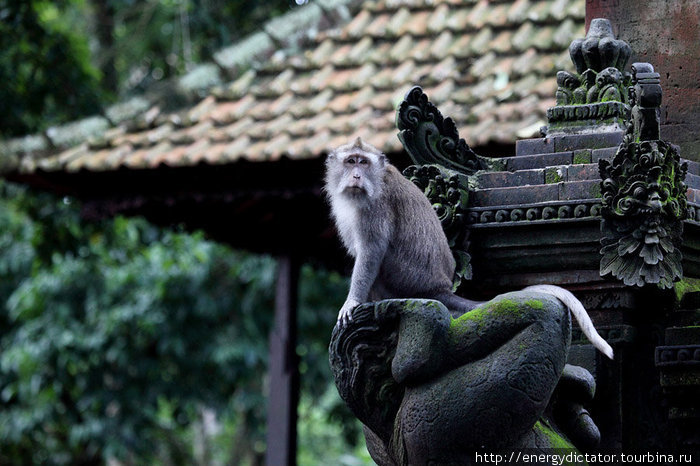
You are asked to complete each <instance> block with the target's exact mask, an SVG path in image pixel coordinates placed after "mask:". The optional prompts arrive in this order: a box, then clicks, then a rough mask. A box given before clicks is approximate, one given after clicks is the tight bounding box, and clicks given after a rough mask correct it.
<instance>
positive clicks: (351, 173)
mask: <svg viewBox="0 0 700 466" xmlns="http://www.w3.org/2000/svg"><path fill="white" fill-rule="evenodd" d="M371 155H373V154H356V153H351V154H348V155H346V156H345V157H343V158H342V159H341V160H342V177H341V179H340V183H339V185H338V191H339V192H341V193H343V194H344V195H346V196H350V197H360V196H367V197H369V198H372V197H374V196H375V195H376V193H377V188H378V187H379V183H380V182H381V171H382V170H381V167H380V166H379V160H377V157H372V156H371Z"/></svg>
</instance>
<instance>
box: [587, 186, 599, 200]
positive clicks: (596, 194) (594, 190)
mask: <svg viewBox="0 0 700 466" xmlns="http://www.w3.org/2000/svg"><path fill="white" fill-rule="evenodd" d="M589 192H590V195H591V197H598V198H599V197H601V194H600V184H599V183H596V184H594V185H593V186H591V190H590V191H589Z"/></svg>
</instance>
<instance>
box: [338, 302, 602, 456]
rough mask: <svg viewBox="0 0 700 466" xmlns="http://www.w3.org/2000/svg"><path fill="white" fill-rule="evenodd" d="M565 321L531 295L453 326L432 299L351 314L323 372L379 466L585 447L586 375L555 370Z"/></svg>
mask: <svg viewBox="0 0 700 466" xmlns="http://www.w3.org/2000/svg"><path fill="white" fill-rule="evenodd" d="M570 332H571V329H570V317H569V311H568V310H567V309H566V308H565V307H564V306H563V305H562V304H561V303H560V302H559V301H558V300H556V299H554V298H552V297H551V296H549V295H544V294H541V293H537V292H532V291H520V292H515V293H507V294H504V295H501V296H498V297H496V298H494V299H493V300H491V301H489V302H487V303H484V304H482V305H481V306H480V307H479V308H477V309H474V310H472V311H470V312H467V313H466V314H463V315H462V316H460V317H458V318H453V317H451V315H450V312H449V311H448V310H447V308H445V307H444V306H443V305H442V304H440V303H439V302H437V301H430V300H386V301H380V302H377V303H368V304H364V305H362V306H359V307H358V308H356V309H355V310H354V311H353V316H352V321H351V322H350V323H348V324H347V325H336V327H335V328H334V330H333V335H332V337H331V343H330V362H331V367H332V370H333V375H334V378H335V382H336V386H337V388H338V391H339V393H340V395H341V397H342V398H343V400H344V401H345V402H346V403H347V405H348V406H349V407H350V409H351V410H352V412H353V413H354V414H355V415H356V416H357V417H358V419H360V421H361V422H362V423H363V425H364V433H365V437H366V439H367V447H368V450H369V451H370V454H371V455H372V458H373V459H374V460H375V461H376V462H377V464H379V465H381V466H388V465H392V466H393V465H420V464H475V462H474V461H475V458H476V455H477V454H479V453H495V452H504V451H512V450H513V449H520V448H523V449H524V448H527V449H532V451H550V452H551V449H552V448H559V449H572V450H573V449H574V448H575V445H576V446H578V447H579V448H582V449H588V448H594V447H595V446H596V445H597V443H598V441H599V439H600V435H599V432H598V429H597V427H596V426H595V424H594V423H593V421H592V420H591V418H590V416H589V415H588V412H587V411H586V410H585V409H584V408H583V403H585V402H587V401H589V400H590V399H591V398H592V396H593V393H594V390H595V383H594V382H593V378H592V377H591V375H590V374H589V373H588V372H587V371H586V370H584V369H582V368H579V367H574V366H569V365H566V364H565V363H566V357H567V353H568V348H569V344H570V339H571V333H570Z"/></svg>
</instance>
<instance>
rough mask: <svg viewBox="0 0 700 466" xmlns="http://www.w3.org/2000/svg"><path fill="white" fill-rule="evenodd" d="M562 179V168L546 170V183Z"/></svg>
mask: <svg viewBox="0 0 700 466" xmlns="http://www.w3.org/2000/svg"><path fill="white" fill-rule="evenodd" d="M560 181H562V176H561V172H560V169H558V168H551V167H550V168H547V169H546V170H545V172H544V182H545V183H546V184H554V183H559V182H560Z"/></svg>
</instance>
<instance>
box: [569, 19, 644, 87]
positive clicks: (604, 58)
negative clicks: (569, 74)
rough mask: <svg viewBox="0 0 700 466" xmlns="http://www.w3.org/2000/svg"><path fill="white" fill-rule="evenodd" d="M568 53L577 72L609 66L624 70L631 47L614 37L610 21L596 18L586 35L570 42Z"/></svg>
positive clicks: (597, 70)
mask: <svg viewBox="0 0 700 466" xmlns="http://www.w3.org/2000/svg"><path fill="white" fill-rule="evenodd" d="M569 54H570V55H571V61H573V62H574V65H576V71H577V72H578V73H579V74H583V73H584V72H585V71H586V70H593V71H595V72H596V73H597V72H600V71H602V70H604V69H605V68H610V67H612V68H617V69H618V70H620V71H624V69H625V66H626V65H627V61H628V60H629V58H630V55H632V49H631V48H630V46H629V45H628V44H627V42H625V41H624V40H620V39H616V38H615V35H614V34H613V30H612V25H611V24H610V21H608V20H607V19H605V18H596V19H594V20H593V21H591V26H590V28H589V29H588V33H587V34H586V37H585V38H583V39H576V40H574V41H573V42H572V43H571V45H570V46H569Z"/></svg>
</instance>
